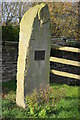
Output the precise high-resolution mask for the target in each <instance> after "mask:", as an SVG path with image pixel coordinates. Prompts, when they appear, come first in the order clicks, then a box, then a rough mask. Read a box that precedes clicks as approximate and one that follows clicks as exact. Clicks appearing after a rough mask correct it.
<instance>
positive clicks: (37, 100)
mask: <svg viewBox="0 0 80 120" xmlns="http://www.w3.org/2000/svg"><path fill="white" fill-rule="evenodd" d="M63 97H64V90H63V89H62V90H61V89H60V90H59V89H56V90H54V89H53V87H52V86H49V85H44V84H41V85H40V87H39V89H35V90H34V91H33V93H31V94H29V95H26V106H27V109H29V112H30V114H31V115H35V116H38V117H45V116H46V115H48V114H50V113H54V112H55V107H56V104H57V103H58V102H59V101H60V100H61V99H62V98H63Z"/></svg>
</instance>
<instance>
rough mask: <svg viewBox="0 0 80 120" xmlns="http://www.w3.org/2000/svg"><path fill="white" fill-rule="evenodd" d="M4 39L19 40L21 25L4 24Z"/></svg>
mask: <svg viewBox="0 0 80 120" xmlns="http://www.w3.org/2000/svg"><path fill="white" fill-rule="evenodd" d="M2 39H3V41H18V40H19V26H12V25H9V26H2Z"/></svg>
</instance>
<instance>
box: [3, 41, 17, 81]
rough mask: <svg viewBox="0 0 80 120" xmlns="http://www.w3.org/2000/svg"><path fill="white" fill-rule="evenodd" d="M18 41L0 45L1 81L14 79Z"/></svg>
mask: <svg viewBox="0 0 80 120" xmlns="http://www.w3.org/2000/svg"><path fill="white" fill-rule="evenodd" d="M17 53H18V43H16V44H13V43H6V44H5V45H3V46H2V81H10V80H14V79H16V73H17Z"/></svg>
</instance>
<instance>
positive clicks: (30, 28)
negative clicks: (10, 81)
mask: <svg viewBox="0 0 80 120" xmlns="http://www.w3.org/2000/svg"><path fill="white" fill-rule="evenodd" d="M49 26H50V18H49V11H48V6H47V5H45V4H43V3H42V4H40V5H36V6H35V7H33V8H31V9H29V10H28V11H27V12H26V13H25V15H24V16H23V18H22V20H21V23H20V40H19V57H18V64H17V94H16V103H17V104H18V105H19V106H22V107H23V108H25V103H24V98H25V96H26V94H29V93H31V92H32V91H33V90H34V89H36V88H38V87H39V85H40V84H41V83H45V84H48V83H49V75H50V64H49V58H50V46H51V42H50V29H49ZM40 50H41V51H43V50H44V51H45V60H34V56H35V51H40Z"/></svg>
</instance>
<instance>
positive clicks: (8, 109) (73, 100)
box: [2, 81, 80, 119]
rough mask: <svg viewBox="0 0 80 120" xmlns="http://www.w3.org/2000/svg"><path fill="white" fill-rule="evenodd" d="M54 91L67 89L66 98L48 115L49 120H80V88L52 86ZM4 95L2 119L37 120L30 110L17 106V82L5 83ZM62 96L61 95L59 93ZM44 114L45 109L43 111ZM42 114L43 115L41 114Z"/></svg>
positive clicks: (63, 85)
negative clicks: (72, 119)
mask: <svg viewBox="0 0 80 120" xmlns="http://www.w3.org/2000/svg"><path fill="white" fill-rule="evenodd" d="M51 86H52V87H53V89H54V90H55V91H56V90H60V89H63V90H64V89H65V97H64V98H63V99H61V100H60V101H59V103H58V104H57V105H56V106H55V109H54V108H53V109H54V111H55V112H54V113H50V114H48V115H46V117H49V118H75V119H80V115H79V112H80V111H79V94H78V92H79V88H80V87H79V86H68V85H65V84H62V85H59V84H51ZM2 87H3V94H2V117H3V118H29V117H30V118H35V117H37V113H36V114H35V115H31V114H30V112H29V110H28V108H26V109H22V108H20V107H18V106H16V102H15V100H16V82H15V81H10V82H3V84H2ZM58 94H60V93H58ZM42 112H43V113H44V108H43V111H42ZM40 114H42V113H40Z"/></svg>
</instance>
